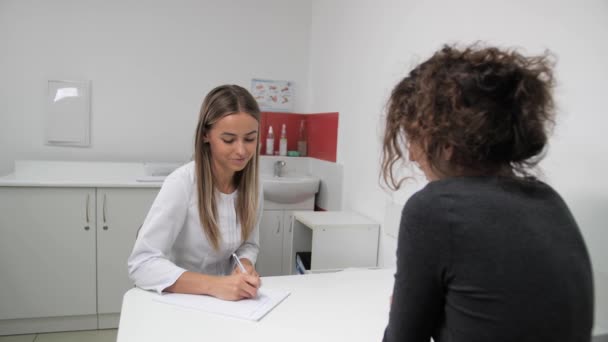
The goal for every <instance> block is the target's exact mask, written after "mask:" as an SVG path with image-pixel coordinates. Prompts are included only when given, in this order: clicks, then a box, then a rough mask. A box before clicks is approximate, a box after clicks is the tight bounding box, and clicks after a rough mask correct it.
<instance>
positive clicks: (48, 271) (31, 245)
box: [0, 187, 96, 320]
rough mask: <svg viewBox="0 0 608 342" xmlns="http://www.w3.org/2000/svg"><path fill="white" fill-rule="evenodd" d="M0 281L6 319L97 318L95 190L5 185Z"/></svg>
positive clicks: (1, 315) (0, 312)
mask: <svg viewBox="0 0 608 342" xmlns="http://www.w3.org/2000/svg"><path fill="white" fill-rule="evenodd" d="M0 277H1V278H0V303H1V304H0V320H4V319H24V318H36V317H52V316H75V315H90V314H95V313H96V300H95V189H93V188H46V187H0Z"/></svg>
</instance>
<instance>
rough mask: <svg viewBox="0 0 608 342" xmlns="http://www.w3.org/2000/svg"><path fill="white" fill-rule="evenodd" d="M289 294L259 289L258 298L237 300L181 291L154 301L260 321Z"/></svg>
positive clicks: (163, 295) (275, 290)
mask: <svg viewBox="0 0 608 342" xmlns="http://www.w3.org/2000/svg"><path fill="white" fill-rule="evenodd" d="M287 296H289V291H284V290H277V289H259V290H258V296H257V298H255V299H243V300H240V301H235V302H233V301H227V300H221V299H218V298H215V297H211V296H205V295H189V294H180V293H165V294H162V295H159V296H157V297H155V298H154V301H156V302H161V303H166V304H171V305H177V306H181V307H184V308H190V309H195V310H200V311H204V312H209V313H214V314H218V315H224V316H230V317H234V318H240V319H247V320H251V321H259V320H260V319H261V318H262V317H264V316H265V315H266V314H267V313H268V312H270V310H272V309H273V308H274V307H275V306H277V305H278V304H279V303H280V302H282V301H283V299H285V298H287Z"/></svg>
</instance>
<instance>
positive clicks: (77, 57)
mask: <svg viewBox="0 0 608 342" xmlns="http://www.w3.org/2000/svg"><path fill="white" fill-rule="evenodd" d="M310 11H311V4H310V2H309V1H301V0H256V1H249V0H233V1H225V0H178V1H164V0H152V1H141V2H140V1H119V0H109V1H101V0H84V1H69V0H53V1H44V0H38V1H36V0H30V1H28V0H26V1H22V0H14V1H13V0H0V175H1V174H6V173H9V172H10V171H11V170H12V168H13V161H14V160H16V159H48V160H110V161H185V160H189V158H190V157H191V154H192V147H191V146H192V145H193V136H194V129H195V125H196V122H197V116H198V111H199V108H200V105H201V102H202V99H203V97H204V96H205V94H206V93H207V92H208V91H209V90H211V88H213V87H215V86H217V85H220V84H224V83H236V84H240V85H242V86H244V87H246V88H249V85H250V82H251V78H269V79H286V80H290V81H294V82H295V85H296V88H295V92H296V98H295V101H296V110H297V111H302V110H303V108H305V107H306V105H307V103H308V99H307V90H308V79H307V78H308V68H309V62H308V58H309V57H308V54H309V41H310ZM49 79H68V80H91V81H92V130H91V147H90V148H73V147H50V146H45V145H44V140H43V139H44V138H43V137H44V128H43V120H42V118H43V114H44V110H45V107H44V105H45V103H44V100H45V95H46V87H47V80H49Z"/></svg>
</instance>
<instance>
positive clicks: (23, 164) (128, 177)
mask: <svg viewBox="0 0 608 342" xmlns="http://www.w3.org/2000/svg"><path fill="white" fill-rule="evenodd" d="M178 166H179V164H170V163H114V162H72V161H41V160H19V161H16V162H15V171H14V172H13V173H11V174H9V175H6V176H3V177H0V186H14V187H17V186H19V187H129V188H160V186H161V185H162V183H163V180H164V178H165V176H163V175H159V174H157V173H155V171H154V170H160V171H162V172H163V173H168V170H170V169H171V170H172V169H173V168H175V167H178Z"/></svg>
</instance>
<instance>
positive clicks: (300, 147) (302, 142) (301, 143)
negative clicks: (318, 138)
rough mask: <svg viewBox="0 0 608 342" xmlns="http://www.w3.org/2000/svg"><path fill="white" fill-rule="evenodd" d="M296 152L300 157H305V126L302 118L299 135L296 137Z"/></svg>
mask: <svg viewBox="0 0 608 342" xmlns="http://www.w3.org/2000/svg"><path fill="white" fill-rule="evenodd" d="M298 152H299V153H300V157H306V128H305V127H304V120H302V121H300V135H299V137H298Z"/></svg>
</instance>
